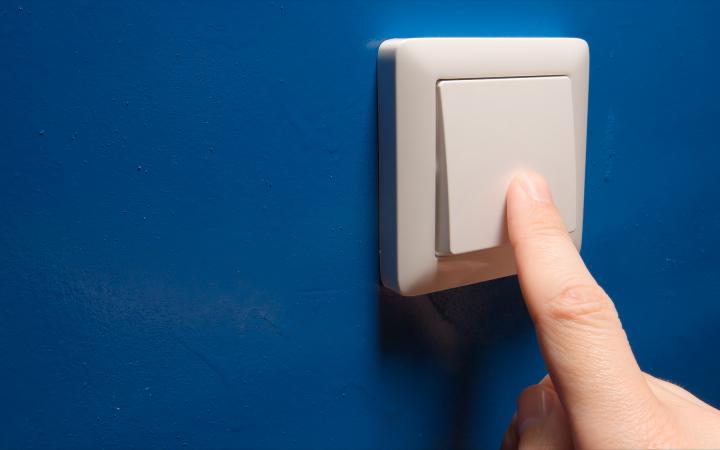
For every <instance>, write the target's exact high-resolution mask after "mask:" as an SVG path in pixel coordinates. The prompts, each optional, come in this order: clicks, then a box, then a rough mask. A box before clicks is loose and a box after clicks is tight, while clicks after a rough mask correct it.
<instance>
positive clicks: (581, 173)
mask: <svg viewBox="0 0 720 450" xmlns="http://www.w3.org/2000/svg"><path fill="white" fill-rule="evenodd" d="M588 67H589V49H588V46H587V43H586V42H585V41H584V40H582V39H577V38H411V39H390V40H387V41H384V42H383V43H382V44H381V45H380V49H379V50H378V72H377V75H378V141H379V184H380V196H379V201H380V274H381V279H382V282H383V284H384V285H385V286H387V287H389V288H390V289H393V290H394V291H396V292H398V293H400V294H402V295H420V294H426V293H429V292H434V291H439V290H444V289H449V288H453V287H457V286H463V285H467V284H472V283H477V282H481V281H486V280H490V279H494V278H501V277H504V276H508V275H512V274H514V273H515V272H516V269H515V261H514V257H513V254H512V249H511V248H510V246H509V245H503V246H500V247H495V248H490V249H486V250H481V251H477V252H471V253H464V254H459V255H451V256H437V255H436V253H435V250H436V229H435V227H436V205H437V204H438V202H437V195H438V190H437V181H436V180H437V176H436V172H437V170H438V164H439V163H438V161H437V140H438V136H437V134H438V133H437V127H436V123H437V114H438V108H439V106H438V104H437V95H436V85H437V82H438V81H440V80H457V79H485V78H519V77H546V76H566V77H568V78H569V79H570V81H571V85H572V99H573V119H574V127H575V151H576V155H575V156H576V158H575V162H576V168H577V170H576V178H577V190H576V193H577V195H576V201H577V208H576V211H577V220H576V228H575V230H574V231H572V232H570V237H571V238H572V240H573V242H574V243H575V245H576V246H577V247H578V248H580V245H581V237H582V226H583V222H582V216H583V205H584V184H585V141H586V129H587V98H588Z"/></svg>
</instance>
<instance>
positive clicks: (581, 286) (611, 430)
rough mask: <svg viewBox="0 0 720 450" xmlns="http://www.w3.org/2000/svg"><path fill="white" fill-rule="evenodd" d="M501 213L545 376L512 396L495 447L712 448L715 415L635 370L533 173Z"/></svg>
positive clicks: (517, 184) (621, 334)
mask: <svg viewBox="0 0 720 450" xmlns="http://www.w3.org/2000/svg"><path fill="white" fill-rule="evenodd" d="M507 219H508V231H509V236H510V242H511V243H512V246H513V250H514V252H515V259H516V262H517V269H518V279H519V281H520V287H521V289H522V292H523V297H524V298H525V303H526V304H527V308H528V311H529V313H530V317H531V318H532V320H533V323H534V324H535V331H536V333H537V338H538V342H539V344H540V351H541V352H542V356H543V358H544V360H545V364H546V366H547V369H548V372H549V374H548V375H547V376H546V377H545V378H543V379H542V380H541V381H540V382H539V383H538V384H535V385H532V386H529V387H527V388H526V389H525V390H524V391H523V392H522V393H521V394H520V397H519V398H518V401H517V412H516V414H515V416H513V418H512V420H511V423H510V427H509V428H508V430H507V432H506V434H505V437H504V439H503V442H502V447H501V448H502V449H503V450H510V449H522V450H525V449H537V448H552V449H560V448H577V449H586V448H592V449H612V448H623V449H628V448H720V411H718V410H717V409H715V408H713V407H712V406H710V405H708V404H706V403H704V402H702V401H701V400H699V399H698V398H697V397H695V396H693V395H692V394H690V393H689V392H688V391H686V390H685V389H683V388H681V387H679V386H676V385H674V384H672V383H668V382H666V381H663V380H660V379H658V378H655V377H653V376H652V375H649V374H646V373H644V372H642V371H641V370H640V367H639V366H638V363H637V361H636V360H635V356H634V355H633V353H632V350H631V348H630V344H629V343H628V340H627V336H626V334H625V331H624V330H623V327H622V324H621V322H620V319H619V317H618V314H617V311H616V309H615V306H614V305H613V302H612V300H611V299H610V297H608V295H607V294H606V293H605V291H603V290H602V288H601V287H600V286H599V285H598V284H597V282H596V281H595V280H594V278H593V277H592V275H591V274H590V272H589V271H588V269H587V268H586V267H585V264H584V263H583V261H582V259H581V258H580V255H579V254H578V252H577V249H576V248H575V246H574V245H573V243H572V241H571V240H570V237H569V235H568V233H567V228H566V227H565V225H564V223H563V221H562V218H561V217H560V215H559V214H558V211H557V209H556V208H555V206H554V204H553V201H552V195H551V193H550V190H549V188H548V185H547V183H546V182H545V180H544V179H543V178H542V177H541V176H540V175H538V174H536V173H534V172H523V173H520V174H519V175H517V176H516V177H515V178H514V179H513V181H512V183H511V184H510V187H509V188H508V192H507Z"/></svg>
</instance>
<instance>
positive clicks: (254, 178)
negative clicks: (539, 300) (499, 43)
mask: <svg viewBox="0 0 720 450" xmlns="http://www.w3.org/2000/svg"><path fill="white" fill-rule="evenodd" d="M204 3H212V5H206V4H204ZM718 19H720V3H717V2H713V1H706V2H680V1H676V2H653V3H652V4H648V3H645V2H599V1H590V2H585V3H580V2H554V1H532V2H526V3H516V2H511V3H508V2H484V3H477V2H475V3H466V2H460V1H423V2H394V3H388V2H375V3H368V2H331V1H312V2H303V3H301V2H293V1H288V2H279V1H275V2H240V1H237V2H231V1H216V2H162V1H154V0H152V1H149V0H146V1H143V2H114V3H111V2H90V1H77V0H72V1H70V0H68V1H64V2H52V1H46V2H39V1H29V0H22V1H21V0H18V1H15V2H5V1H3V2H1V3H0V57H1V60H0V61H1V64H0V102H1V103H0V104H1V105H2V110H1V112H0V115H1V116H0V118H1V120H0V155H2V159H1V162H0V355H1V357H2V358H1V359H0V381H1V382H2V383H1V384H0V405H2V407H1V408H0V422H1V423H2V424H3V425H2V428H3V432H2V433H0V447H13V448H18V447H73V448H78V447H106V448H115V447H173V446H178V447H179V446H183V445H187V446H192V447H252V448H261V447H262V448H283V447H297V448H336V447H357V448H376V447H383V448H429V447H438V446H448V445H458V446H467V447H496V446H497V445H498V443H499V441H500V439H501V436H502V432H503V430H504V427H505V425H506V424H507V422H508V420H509V418H510V416H511V414H512V412H513V410H514V401H515V397H516V395H517V394H518V393H519V391H520V390H521V389H522V387H523V386H525V385H526V384H529V383H533V382H535V381H537V380H538V379H539V378H540V377H541V376H542V375H543V374H544V369H543V364H542V361H541V359H540V358H539V355H538V351H537V347H536V343H535V340H534V336H533V332H532V328H531V326H530V323H529V321H528V318H527V315H526V313H525V310H524V307H523V306H522V302H521V300H520V297H519V294H518V291H517V285H516V281H515V280H514V279H512V278H509V279H505V280H499V281H496V282H492V283H488V284H485V285H480V286H474V287H468V288H462V289H457V290H454V291H450V292H445V293H440V294H436V295H431V296H428V297H422V298H416V299H399V298H396V297H394V296H392V295H391V294H388V293H387V292H383V291H379V289H378V286H377V284H378V282H377V279H378V266H377V257H376V250H377V227H376V223H377V204H376V197H377V188H376V183H377V174H376V164H377V157H376V145H375V139H376V135H375V120H376V117H375V97H374V96H375V81H374V77H375V57H376V51H377V46H378V45H379V42H380V41H381V40H383V39H386V38H389V37H404V36H437V35H446V36H460V35H469V36H485V35H487V36H502V35H512V36H579V37H582V38H584V39H586V40H587V41H588V42H589V44H590V49H591V81H590V85H591V89H590V92H591V94H590V105H591V106H590V119H589V136H588V167H587V179H588V185H587V196H586V212H585V213H586V215H585V237H584V248H583V254H584V256H585V258H586V260H587V262H588V264H589V265H590V267H591V269H592V270H593V271H594V273H595V274H596V276H597V278H598V279H599V280H600V281H601V282H602V283H603V285H604V286H605V287H606V289H607V290H608V291H609V293H610V294H611V295H613V296H614V298H615V300H616V302H617V304H618V309H619V310H620V313H621V315H622V318H623V319H624V322H625V325H626V328H627V330H628V333H629V335H630V338H631V341H632V342H633V344H634V348H635V350H636V352H637V356H638V358H639V360H640V362H641V365H642V366H643V367H644V368H645V369H646V370H648V371H651V372H654V373H655V374H657V375H659V376H661V377H665V378H669V379H671V380H674V381H676V382H679V383H680V384H682V385H684V386H686V387H688V388H689V389H691V390H692V391H694V392H696V393H697V394H698V395H700V396H702V397H704V398H706V399H707V400H709V401H711V402H714V403H715V404H719V403H720V383H718V381H717V373H718V372H720V359H718V358H717V349H716V346H717V343H718V341H719V340H720V328H718V326H717V322H718V317H719V316H720V281H719V280H720V277H718V273H720V267H719V266H720V263H718V259H717V254H718V252H719V251H720V240H719V239H718V233H720V211H719V210H718V207H717V205H718V201H717V198H718V196H719V195H720V184H719V183H718V176H717V170H718V169H717V168H718V166H719V165H720V145H719V144H718V141H717V121H718V118H720V106H719V105H720V87H718V86H720V85H718V84H717V83H714V82H713V81H712V80H714V79H715V78H716V75H715V73H716V72H717V71H718V69H719V64H718V62H717V58H716V55H717V49H718V48H719V47H720V34H719V33H718V31H717V25H716V24H717V21H718Z"/></svg>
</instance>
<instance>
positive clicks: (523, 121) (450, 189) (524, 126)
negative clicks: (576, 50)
mask: <svg viewBox="0 0 720 450" xmlns="http://www.w3.org/2000/svg"><path fill="white" fill-rule="evenodd" d="M437 94H438V99H439V102H438V104H439V110H438V115H437V117H438V120H437V136H438V148H437V151H438V161H439V166H440V167H439V170H438V195H437V201H438V205H437V228H436V230H437V254H438V255H457V254H461V253H467V252H473V251H479V250H485V249H489V248H493V247H498V246H500V245H503V244H505V243H507V226H506V220H505V193H506V191H507V187H508V185H509V183H510V180H511V179H512V177H513V175H514V174H516V173H518V172H519V171H520V170H524V169H532V170H534V171H536V172H539V173H540V174H542V175H543V176H544V177H545V178H546V180H547V181H548V184H549V185H550V188H551V190H552V192H553V199H554V201H555V204H556V205H557V207H558V209H559V211H560V213H561V215H562V217H563V220H564V221H565V225H566V226H567V228H568V231H573V230H575V228H576V215H577V211H576V201H577V200H576V188H577V183H576V179H577V177H576V170H575V167H576V161H575V132H574V124H573V103H572V92H571V85H570V79H569V78H568V77H565V76H555V77H525V78H494V79H475V80H442V81H439V82H438V83H437Z"/></svg>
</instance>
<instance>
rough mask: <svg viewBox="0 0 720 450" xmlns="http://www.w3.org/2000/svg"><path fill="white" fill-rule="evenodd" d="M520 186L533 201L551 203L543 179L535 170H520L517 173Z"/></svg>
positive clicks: (550, 197)
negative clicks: (518, 173) (519, 172)
mask: <svg viewBox="0 0 720 450" xmlns="http://www.w3.org/2000/svg"><path fill="white" fill-rule="evenodd" d="M518 179H519V181H520V186H521V187H522V188H523V190H524V191H525V192H526V193H527V194H528V195H529V196H530V198H532V199H533V200H535V201H538V202H542V203H552V194H551V193H550V188H549V187H548V185H547V182H546V181H545V179H544V178H543V177H542V176H540V175H538V174H537V173H535V172H522V173H521V174H520V175H518Z"/></svg>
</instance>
